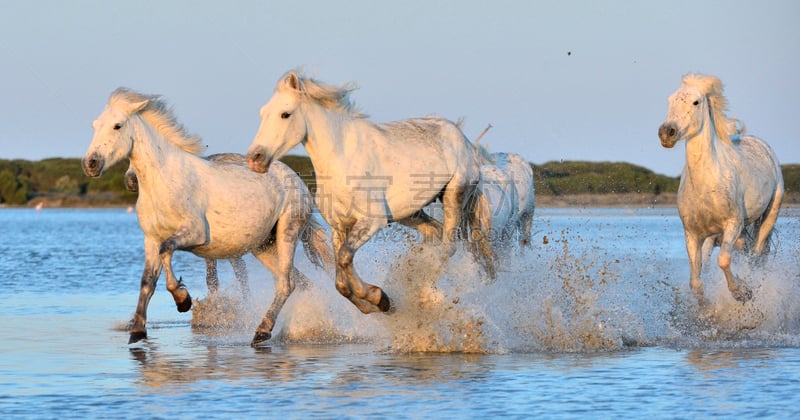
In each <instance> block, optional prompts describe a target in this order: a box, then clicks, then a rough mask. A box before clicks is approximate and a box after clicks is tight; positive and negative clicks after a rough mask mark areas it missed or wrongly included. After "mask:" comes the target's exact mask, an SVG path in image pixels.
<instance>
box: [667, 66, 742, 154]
mask: <svg viewBox="0 0 800 420" xmlns="http://www.w3.org/2000/svg"><path fill="white" fill-rule="evenodd" d="M724 101H725V99H724V98H723V97H722V82H720V80H719V79H718V78H716V77H713V76H704V75H699V74H688V75H686V76H684V77H683V81H682V83H681V86H680V87H679V88H678V90H677V91H675V93H673V94H672V95H671V96H670V97H669V101H668V103H669V109H668V111H667V118H666V119H665V120H664V122H663V123H662V124H661V126H660V127H659V128H658V137H659V138H660V139H661V145H662V146H664V147H666V148H671V147H673V146H675V143H677V142H678V141H680V140H683V139H689V138H692V137H695V136H696V135H698V134H699V133H700V130H701V129H703V126H704V124H705V123H707V122H708V121H709V119H710V116H711V115H712V113H713V114H714V115H715V116H716V115H720V117H721V118H720V119H722V118H724V114H723V113H722V112H723V111H724V107H725V102H724ZM716 123H717V124H720V123H723V121H716ZM725 129H727V126H726V127H725Z"/></svg>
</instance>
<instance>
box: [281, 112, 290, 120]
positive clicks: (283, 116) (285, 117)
mask: <svg viewBox="0 0 800 420" xmlns="http://www.w3.org/2000/svg"><path fill="white" fill-rule="evenodd" d="M291 116H292V114H290V113H288V112H284V113H283V114H281V118H283V119H284V120H285V119H287V118H289V117H291Z"/></svg>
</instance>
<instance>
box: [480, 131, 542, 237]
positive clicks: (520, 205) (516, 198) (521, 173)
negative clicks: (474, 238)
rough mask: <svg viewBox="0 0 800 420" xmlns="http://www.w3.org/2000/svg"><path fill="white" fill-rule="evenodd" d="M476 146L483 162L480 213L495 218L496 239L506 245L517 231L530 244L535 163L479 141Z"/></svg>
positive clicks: (494, 235)
mask: <svg viewBox="0 0 800 420" xmlns="http://www.w3.org/2000/svg"><path fill="white" fill-rule="evenodd" d="M475 148H476V151H477V153H478V156H479V157H480V162H481V180H480V184H479V188H480V190H481V192H482V194H481V198H480V200H479V204H478V211H477V212H476V214H477V215H478V217H486V216H487V215H488V217H489V218H490V219H491V228H492V232H491V239H492V240H493V241H494V242H496V243H500V244H505V243H507V242H508V241H509V240H510V239H512V238H513V236H514V235H515V234H516V235H517V238H518V240H519V244H520V245H522V246H528V245H530V240H531V225H532V223H533V212H534V210H535V209H536V202H535V200H534V187H533V170H532V169H531V165H530V164H529V163H528V162H526V161H525V159H524V158H523V157H522V156H520V155H518V154H516V153H489V151H488V150H487V149H486V148H485V147H483V146H481V145H478V144H477V142H476V144H475ZM484 223H485V222H484Z"/></svg>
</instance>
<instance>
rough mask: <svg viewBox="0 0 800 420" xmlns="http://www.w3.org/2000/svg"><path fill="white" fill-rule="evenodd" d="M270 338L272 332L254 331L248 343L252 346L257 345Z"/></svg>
mask: <svg viewBox="0 0 800 420" xmlns="http://www.w3.org/2000/svg"><path fill="white" fill-rule="evenodd" d="M270 338H272V334H271V333H268V332H259V331H256V335H254V336H253V341H251V342H250V345H251V346H252V347H255V346H257V345H259V344H261V343H263V342H265V341H267V340H269V339H270Z"/></svg>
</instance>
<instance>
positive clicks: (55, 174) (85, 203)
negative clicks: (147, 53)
mask: <svg viewBox="0 0 800 420" xmlns="http://www.w3.org/2000/svg"><path fill="white" fill-rule="evenodd" d="M282 160H283V161H284V162H285V163H286V164H287V165H289V166H290V167H291V168H292V169H294V170H295V171H297V173H299V174H300V175H301V177H302V178H303V180H304V181H306V183H308V184H309V187H310V188H311V189H312V190H313V189H314V185H313V181H314V168H313V166H312V165H311V161H310V160H309V159H308V157H305V156H286V157H285V158H283V159H282ZM127 167H128V166H127V161H125V162H121V163H119V164H117V165H115V166H114V167H112V168H109V169H108V170H107V171H106V173H105V174H104V175H103V176H102V177H100V178H89V177H87V176H86V175H84V173H83V170H82V169H81V165H80V159H77V158H52V159H44V160H40V161H28V160H2V159H0V205H12V206H25V205H35V204H36V203H38V202H42V201H44V202H46V203H47V205H48V206H64V207H90V206H118V205H131V204H133V203H135V202H136V194H133V193H130V192H128V191H126V190H125V185H124V183H123V177H124V174H125V170H126V169H127ZM531 167H532V168H533V174H534V182H535V187H536V195H537V196H540V197H546V196H571V195H595V196H596V195H612V194H645V195H652V196H658V195H660V194H662V193H675V192H677V190H678V184H679V182H680V178H679V177H668V176H665V175H659V174H656V173H654V172H653V171H651V170H649V169H647V168H643V167H641V166H637V165H632V164H629V163H624V162H577V161H563V162H547V163H544V164H541V165H537V164H531ZM782 169H783V177H784V184H785V186H786V191H787V193H789V194H790V195H792V196H795V197H796V196H797V194H798V193H800V164H791V165H783V166H782Z"/></svg>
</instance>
